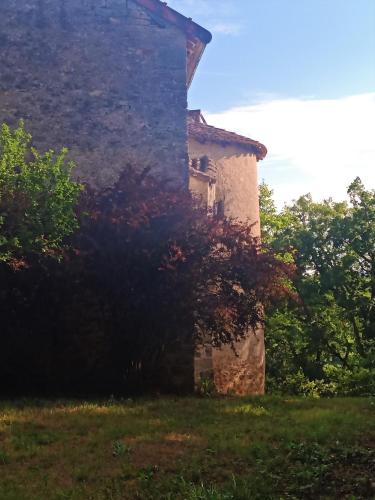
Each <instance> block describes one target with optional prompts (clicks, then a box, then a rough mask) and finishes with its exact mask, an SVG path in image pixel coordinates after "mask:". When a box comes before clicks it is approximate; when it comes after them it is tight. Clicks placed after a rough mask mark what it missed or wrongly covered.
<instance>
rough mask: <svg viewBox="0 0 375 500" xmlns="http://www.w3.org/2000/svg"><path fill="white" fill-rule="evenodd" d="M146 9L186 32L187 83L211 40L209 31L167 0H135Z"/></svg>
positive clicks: (191, 78) (189, 81)
mask: <svg viewBox="0 0 375 500" xmlns="http://www.w3.org/2000/svg"><path fill="white" fill-rule="evenodd" d="M135 1H136V2H137V3H138V4H139V5H141V6H142V7H144V8H145V9H147V10H148V11H149V12H151V14H152V15H154V16H155V17H156V18H159V19H162V20H163V21H166V22H168V23H170V24H173V25H174V26H176V27H177V28H179V29H180V30H182V31H183V32H184V33H185V34H186V38H187V54H188V62H187V84H188V86H189V85H190V83H191V81H192V80H193V77H194V73H195V70H196V69H197V66H198V64H199V61H200V59H201V57H202V54H203V52H204V49H205V47H206V45H207V44H208V43H210V41H211V40H212V35H211V33H210V32H209V31H208V30H206V29H205V28H202V26H200V25H199V24H197V23H195V22H194V21H193V20H192V19H191V18H190V17H185V16H183V15H182V14H180V13H179V12H177V11H176V10H174V9H172V8H171V7H168V5H167V2H161V1H160V0H135Z"/></svg>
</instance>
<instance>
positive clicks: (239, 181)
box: [189, 139, 260, 236]
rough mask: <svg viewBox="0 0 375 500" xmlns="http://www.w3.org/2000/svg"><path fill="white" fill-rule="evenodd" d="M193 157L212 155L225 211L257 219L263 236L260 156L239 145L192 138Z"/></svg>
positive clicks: (218, 196) (218, 194) (256, 229)
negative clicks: (261, 227) (260, 201)
mask: <svg viewBox="0 0 375 500" xmlns="http://www.w3.org/2000/svg"><path fill="white" fill-rule="evenodd" d="M189 156H190V158H200V157H202V156H208V157H209V158H211V159H212V160H213V161H214V163H215V165H216V170H217V176H216V179H217V181H216V201H217V202H218V201H223V206H224V215H225V216H226V217H233V218H237V219H240V220H242V221H249V222H250V223H251V224H253V223H254V227H253V233H254V236H260V224H259V199H258V173H257V159H256V156H255V155H253V154H249V153H245V152H243V151H241V148H238V147H236V146H221V145H220V144H214V143H200V142H197V141H196V140H194V139H190V140H189Z"/></svg>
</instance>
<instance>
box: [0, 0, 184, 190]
mask: <svg viewBox="0 0 375 500" xmlns="http://www.w3.org/2000/svg"><path fill="white" fill-rule="evenodd" d="M186 107H187V89H186V37H185V34H184V33H183V32H182V31H180V30H178V29H177V28H175V27H173V26H171V25H167V24H166V23H159V22H158V20H157V19H156V20H155V19H151V18H150V17H149V14H148V13H147V11H146V10H144V9H142V8H140V7H139V6H137V5H136V4H135V3H134V2H132V0H128V2H126V1H125V0H105V1H104V0H103V1H102V0H1V2H0V123H1V122H4V121H5V122H7V123H9V124H11V125H16V124H17V123H18V121H19V119H21V118H24V119H25V121H26V127H27V129H28V130H30V131H31V132H32V134H33V137H34V142H35V145H36V146H37V147H38V148H39V149H40V150H42V151H44V150H46V149H48V148H54V149H59V148H61V147H63V146H66V147H68V148H69V149H70V151H71V153H70V156H71V158H73V159H74V160H75V161H76V163H77V165H78V172H79V175H80V176H81V177H83V178H84V179H85V180H90V181H91V182H92V183H94V184H99V185H107V184H108V183H111V182H113V181H114V180H115V179H116V178H117V177H118V174H119V172H120V171H121V169H122V168H123V167H124V165H126V164H128V163H129V164H132V165H135V166H137V167H140V168H144V167H152V172H153V173H155V174H158V175H162V176H163V177H165V178H172V179H173V180H174V183H178V184H183V185H184V186H187V181H188V172H187V136H186Z"/></svg>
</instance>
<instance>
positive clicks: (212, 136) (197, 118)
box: [188, 110, 267, 160]
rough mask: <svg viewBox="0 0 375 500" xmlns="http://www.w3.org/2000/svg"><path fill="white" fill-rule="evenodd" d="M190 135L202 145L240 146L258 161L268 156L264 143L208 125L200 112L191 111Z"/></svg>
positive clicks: (189, 117) (189, 118)
mask: <svg viewBox="0 0 375 500" xmlns="http://www.w3.org/2000/svg"><path fill="white" fill-rule="evenodd" d="M188 134H189V137H192V138H194V139H195V140H196V141H198V142H201V143H204V142H214V143H216V144H222V145H223V146H231V145H235V146H239V147H240V148H241V149H243V150H244V151H247V152H250V153H254V154H255V155H256V157H257V159H258V160H263V159H264V158H265V156H266V155H267V148H266V147H265V146H264V145H263V144H262V143H260V142H258V141H254V140H253V139H249V138H248V137H244V136H242V135H238V134H235V133H234V132H228V131H227V130H224V129H221V128H216V127H213V126H211V125H207V123H206V121H205V119H204V118H203V116H202V114H201V112H200V111H199V110H195V111H189V114H188Z"/></svg>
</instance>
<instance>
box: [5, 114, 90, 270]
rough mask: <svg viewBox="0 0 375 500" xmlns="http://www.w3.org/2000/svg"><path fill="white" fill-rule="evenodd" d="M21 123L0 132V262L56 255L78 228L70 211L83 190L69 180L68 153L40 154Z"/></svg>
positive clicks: (69, 164) (70, 165) (65, 151)
mask: <svg viewBox="0 0 375 500" xmlns="http://www.w3.org/2000/svg"><path fill="white" fill-rule="evenodd" d="M30 144H31V135H30V134H28V133H27V132H26V131H25V129H24V125H23V122H21V123H20V125H19V127H18V128H17V129H16V130H14V131H12V130H11V129H10V128H9V127H8V126H7V125H6V124H3V125H2V127H1V132H0V261H3V262H13V263H15V262H18V263H19V262H20V261H22V259H24V258H25V257H26V256H27V255H28V254H30V253H32V252H37V253H41V252H42V253H46V252H47V253H48V252H54V251H56V250H57V249H58V248H59V247H60V246H61V244H62V242H63V241H64V238H66V237H67V236H68V235H70V234H71V233H72V232H73V231H75V230H76V229H77V219H76V216H75V212H74V208H75V205H76V203H77V200H78V195H79V193H80V191H81V186H80V184H78V183H77V182H74V181H73V180H72V179H71V171H72V169H73V167H74V165H73V163H72V162H67V161H66V155H67V150H66V149H63V150H62V151H61V152H60V153H59V154H57V155H55V154H54V152H53V151H52V150H50V151H48V152H46V153H45V154H43V155H42V154H40V153H38V151H37V150H36V149H35V148H33V147H31V145H30Z"/></svg>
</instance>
